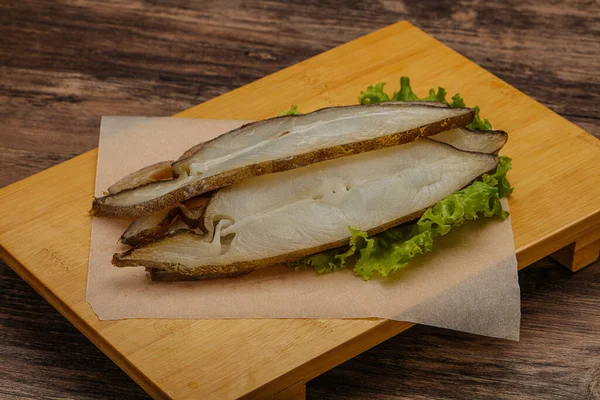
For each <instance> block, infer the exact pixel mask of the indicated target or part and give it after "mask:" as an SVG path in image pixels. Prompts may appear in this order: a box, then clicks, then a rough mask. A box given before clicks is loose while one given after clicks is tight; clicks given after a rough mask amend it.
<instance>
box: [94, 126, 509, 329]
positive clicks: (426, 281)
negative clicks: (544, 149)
mask: <svg viewBox="0 0 600 400" xmlns="http://www.w3.org/2000/svg"><path fill="white" fill-rule="evenodd" d="M244 122H247V121H216V120H199V119H182V118H147V117H104V118H103V119H102V125H101V131H100V145H99V153H98V169H97V176H96V196H101V195H102V192H103V191H104V190H106V188H108V186H110V184H112V183H114V182H115V181H116V180H118V179H119V178H121V177H123V176H124V175H125V174H127V173H130V172H132V171H134V170H137V169H139V168H142V167H144V166H146V165H150V164H152V163H155V162H158V161H163V160H170V159H176V158H178V157H179V156H180V155H181V154H182V153H183V152H184V151H185V150H187V149H188V148H189V147H191V146H193V145H195V144H197V143H199V142H201V141H205V140H208V139H211V138H213V137H215V136H217V135H219V134H221V133H224V132H226V131H228V130H230V129H233V128H236V127H238V126H240V125H241V124H242V123H244ZM504 206H505V207H507V203H506V202H504ZM128 223H129V222H128V221H124V220H116V219H109V218H97V217H94V219H93V222H92V238H91V246H90V259H89V269H88V287H87V301H88V302H89V303H90V305H91V306H92V308H93V310H94V312H96V314H97V315H98V317H99V318H100V319H102V320H110V319H123V318H197V319H216V318H218V319H220V318H367V317H381V318H389V319H395V320H401V321H409V322H414V323H419V324H425V325H432V326H438V327H443V328H450V329H455V330H460V331H465V332H470V333H476V334H480V335H486V336H493V337H501V338H508V339H514V340H517V339H518V337H519V323H520V296H519V285H518V280H517V261H516V257H515V249H514V244H513V236H512V229H511V224H510V219H507V220H506V221H503V222H502V221H499V220H498V219H481V220H478V221H474V222H471V223H466V224H465V225H463V226H462V227H461V228H459V229H456V230H455V231H453V232H451V233H450V234H448V235H446V236H444V237H440V238H437V239H436V241H435V243H434V248H435V251H434V252H432V253H430V254H428V255H425V256H418V257H416V258H415V259H414V260H413V261H411V263H410V265H409V267H408V268H406V269H405V270H404V271H402V272H400V273H398V274H396V276H395V277H394V279H393V280H390V281H383V280H379V279H373V280H371V281H369V282H364V281H363V280H362V279H361V278H357V277H355V276H354V275H353V274H352V272H351V271H350V269H348V270H346V271H342V272H338V273H333V274H327V275H320V276H317V275H315V273H314V272H311V271H302V272H295V271H294V270H293V269H290V268H287V267H271V268H264V269H262V270H259V271H256V272H254V273H251V274H249V275H247V276H244V277H241V278H234V279H218V280H211V281H199V282H150V281H149V280H147V279H146V277H145V270H144V269H143V268H141V267H140V268H116V267H113V266H112V265H111V264H110V260H111V257H112V255H113V253H115V252H120V251H124V250H125V249H127V246H123V245H120V244H118V243H117V239H118V238H119V236H120V235H121V234H122V232H123V231H124V230H125V228H126V227H127V225H128Z"/></svg>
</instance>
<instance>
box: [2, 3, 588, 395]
mask: <svg viewBox="0 0 600 400" xmlns="http://www.w3.org/2000/svg"><path fill="white" fill-rule="evenodd" d="M62 3H63V2H55V1H47V2H43V1H34V0H21V1H8V2H6V1H5V2H2V3H0V21H1V24H0V43H1V46H0V72H1V73H0V104H1V106H0V118H1V122H2V123H1V125H0V126H1V128H0V147H1V152H0V185H2V186H5V185H7V184H10V183H12V182H14V181H16V180H19V179H22V178H25V177H27V176H29V175H31V174H33V173H35V172H38V171H40V170H42V169H45V168H47V167H49V166H52V165H54V164H57V163H59V162H61V161H64V160H66V159H69V158H71V157H73V156H75V155H77V154H80V153H82V152H84V151H86V150H89V149H92V148H94V147H96V145H97V135H98V129H99V122H100V116H101V115H156V116H159V115H162V116H168V115H172V114H174V113H176V112H178V111H181V110H183V109H186V108H189V107H191V106H193V105H195V104H198V103H200V102H202V101H204V100H207V99H210V98H212V97H214V96H217V95H219V94H222V93H225V92H227V91H229V90H231V89H234V88H236V87H238V86H241V85H243V84H245V83H248V82H250V81H253V80H255V79H257V78H259V77H262V76H265V75H267V74H269V73H272V72H275V71H277V70H279V69H282V68H284V67H286V66H289V65H292V64H294V63H296V62H298V61H301V60H304V59H306V58H308V57H310V56H313V55H315V54H318V53H320V52H322V51H324V50H327V49H329V48H332V47H335V46H337V45H339V44H341V43H344V42H347V41H349V40H351V39H354V38H356V37H358V36H361V35H363V34H365V33H368V32H370V31H372V30H375V29H379V28H381V27H383V26H385V25H388V24H390V23H393V22H395V21H397V20H399V19H408V20H409V21H411V22H413V23H414V24H415V25H417V26H419V27H421V28H422V29H424V30H425V31H426V32H428V33H429V34H431V35H433V36H434V37H436V38H437V39H439V40H441V41H442V42H444V43H445V44H447V45H449V46H450V47H452V48H454V49H456V50H457V51H459V52H461V53H462V54H464V55H465V56H467V57H468V58H470V59H472V60H473V61H475V62H477V63H478V64H480V65H482V66H483V67H485V68H487V69H488V70H490V71H491V72H492V73H494V74H496V75H498V76H499V77H501V78H502V79H504V80H506V81H507V82H508V83H510V84H512V85H514V86H516V87H517V88H519V89H521V90H522V91H524V92H525V93H526V94H528V95H530V96H532V97H533V98H535V99H537V100H538V101H540V102H541V103H543V104H545V105H547V106H548V107H550V108H551V109H553V110H554V111H556V112H557V113H559V114H561V115H563V116H564V117H566V118H567V119H569V120H571V121H572V122H574V123H576V124H578V125H580V126H581V127H582V128H584V129H585V130H587V131H588V132H590V133H592V134H594V135H595V136H597V137H600V124H599V123H598V121H599V120H600V107H598V102H599V101H600V74H598V72H597V71H599V70H600V56H599V55H598V54H600V5H599V4H598V2H597V1H595V0H577V1H553V2H551V3H548V2H542V1H540V2H534V1H531V0H527V1H516V0H510V1H487V2H481V1H475V0H458V1H457V0H452V1H446V0H443V1H437V2H435V3H432V4H434V5H433V6H426V5H424V4H423V3H425V2H421V1H418V0H406V1H380V2H365V1H346V2H344V5H343V6H341V5H339V3H340V2H333V1H329V2H327V1H325V2H323V1H321V2H316V1H315V2H301V1H294V2H287V3H284V2H276V1H243V2H242V1H224V0H221V1H203V2H197V3H194V4H190V2H188V1H170V2H167V1H164V2H161V1H145V2H97V3H96V2H91V1H86V0H82V1H78V2H75V3H72V2H68V3H67V2H64V3H65V4H62ZM242 3H243V8H242ZM305 3H308V4H305ZM398 51H402V49H398ZM0 277H1V278H0V287H1V290H0V298H1V301H0V398H76V399H98V398H128V399H129V398H131V399H135V398H146V397H147V396H146V395H145V394H144V392H143V391H142V390H141V389H140V388H139V387H137V385H136V384H135V383H134V382H133V381H131V380H130V379H129V378H128V377H127V376H126V375H125V374H124V373H123V372H121V371H120V370H119V369H118V367H116V366H115V365H114V364H112V362H111V361H110V360H108V358H106V356H104V355H103V354H102V353H101V352H100V351H99V350H98V349H96V348H95V347H94V346H93V345H92V344H91V343H90V342H88V340H87V339H86V338H85V337H83V335H81V334H80V333H79V332H78V331H77V330H76V329H75V328H74V327H72V326H71V325H70V324H69V323H68V322H67V321H66V320H65V319H64V318H63V317H62V316H61V315H60V314H58V312H56V311H55V310H54V309H53V308H52V307H51V306H49V305H48V304H47V303H46V302H45V301H44V300H43V299H42V298H41V297H40V296H38V295H37V294H36V293H35V292H34V291H33V289H31V288H30V287H29V286H28V285H27V284H25V283H24V282H23V281H22V280H21V279H20V278H19V277H17V276H16V274H14V273H13V272H12V271H11V270H10V269H9V268H8V267H7V266H6V265H5V264H3V263H1V264H0ZM520 283H521V288H522V301H523V304H522V312H523V321H522V324H523V325H522V339H521V342H519V343H514V342H507V341H503V340H495V339H488V338H481V337H477V336H474V335H468V334H461V333H454V332H450V331H447V330H443V329H435V328H428V327H422V326H421V327H416V328H413V329H411V330H409V331H407V332H405V333H402V334H401V335H400V336H398V337H396V338H393V339H390V340H388V341H387V342H384V343H383V344H381V345H379V346H377V347H375V348H373V349H371V350H369V351H367V352H365V353H363V354H362V355H360V356H358V357H356V358H355V359H353V360H350V361H348V362H346V363H344V364H342V365H341V366H339V367H337V368H335V369H333V370H331V371H329V372H327V373H325V374H324V375H322V376H321V377H319V378H316V379H314V380H313V381H311V382H309V383H308V393H307V395H308V396H307V397H308V398H314V399H319V398H324V399H325V398H332V397H333V398H343V399H360V398H385V399H404V398H411V399H415V398H419V399H431V398H456V399H462V398H482V399H487V398H499V399H517V398H519V399H521V398H532V399H533V398H536V399H597V398H600V335H598V333H597V332H600V263H598V262H596V263H595V264H594V265H592V266H590V267H588V268H586V269H585V270H583V271H581V272H579V273H577V274H571V273H570V272H569V271H567V270H566V269H563V268H562V267H560V266H558V264H556V263H554V262H552V261H551V260H548V259H545V260H542V261H540V262H538V263H536V264H535V265H534V266H531V267H529V268H527V269H526V270H523V271H521V272H520Z"/></svg>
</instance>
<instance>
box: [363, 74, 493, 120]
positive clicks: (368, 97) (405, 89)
mask: <svg viewBox="0 0 600 400" xmlns="http://www.w3.org/2000/svg"><path fill="white" fill-rule="evenodd" d="M385 84H386V83H385V82H379V83H378V84H376V85H375V86H369V87H368V88H367V90H366V91H364V92H360V95H359V96H358V102H359V103H360V104H376V103H383V102H386V101H439V102H442V103H446V104H448V105H449V106H450V107H454V108H456V107H461V108H462V107H465V101H464V99H463V98H462V97H461V96H460V94H458V93H456V94H455V95H454V96H452V102H449V101H447V100H446V94H447V92H446V90H445V89H444V88H441V87H438V88H437V90H435V89H433V88H432V89H429V96H427V97H423V98H420V97H419V96H417V95H416V94H415V92H413V90H412V88H411V86H410V78H408V77H407V76H403V77H401V78H400V90H399V91H397V92H394V94H393V95H392V97H390V96H388V94H387V93H385V92H384V90H383V87H384V86H385ZM479 111H480V109H479V107H478V106H475V117H474V119H473V122H472V123H471V124H469V125H467V128H471V129H480V130H485V131H489V130H492V124H491V123H490V121H489V120H487V119H485V120H481V117H480V116H479Z"/></svg>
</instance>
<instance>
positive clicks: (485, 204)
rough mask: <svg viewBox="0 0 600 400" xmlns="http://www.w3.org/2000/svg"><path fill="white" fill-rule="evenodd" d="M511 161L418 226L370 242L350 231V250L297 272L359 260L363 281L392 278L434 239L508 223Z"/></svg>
mask: <svg viewBox="0 0 600 400" xmlns="http://www.w3.org/2000/svg"><path fill="white" fill-rule="evenodd" d="M510 168H511V159H510V158H508V157H504V156H503V157H500V159H499V163H498V166H497V167H496V170H495V171H494V173H492V174H484V175H483V176H482V177H481V180H478V181H476V182H474V183H472V184H471V185H470V186H467V187H466V188H464V189H462V190H459V191H458V192H456V193H454V194H451V195H450V196H448V197H446V198H444V199H442V200H441V201H439V202H438V203H437V204H435V205H434V206H433V207H431V208H430V209H428V210H427V211H425V213H424V214H423V215H422V216H421V218H420V219H419V220H418V221H417V222H416V223H414V224H405V225H401V226H399V227H396V228H392V229H389V230H387V231H385V232H383V233H380V234H379V235H376V236H373V237H368V235H367V233H366V232H363V231H361V230H358V229H355V228H349V229H350V233H351V235H352V236H351V239H350V245H349V246H348V247H346V248H341V249H333V250H329V251H325V252H321V253H318V254H314V255H312V256H309V257H307V258H305V259H303V260H300V261H297V262H295V263H294V264H293V266H294V267H296V268H313V269H314V270H315V271H316V272H317V273H328V272H335V271H339V270H342V269H344V268H345V266H346V262H347V260H348V259H349V258H351V257H352V258H355V259H356V263H355V267H354V274H355V275H357V276H360V277H362V278H363V279H364V280H369V279H372V278H373V277H374V276H381V277H387V276H389V275H390V274H393V273H394V272H397V271H398V270H401V269H403V268H405V267H406V266H407V265H408V262H409V261H410V260H411V259H412V258H414V257H415V256H417V255H419V254H425V253H428V252H430V251H432V249H433V240H434V239H435V238H436V237H437V236H443V235H446V234H447V233H448V232H450V230H451V229H452V228H456V227H459V226H461V225H462V224H463V223H464V222H465V221H468V220H475V219H477V218H480V217H499V218H501V219H505V218H506V217H507V216H508V212H506V211H505V210H503V209H502V204H501V203H500V198H502V197H506V196H508V195H509V194H510V193H511V192H512V190H513V188H512V187H511V186H510V183H509V182H508V180H507V179H506V173H507V172H508V171H509V170H510Z"/></svg>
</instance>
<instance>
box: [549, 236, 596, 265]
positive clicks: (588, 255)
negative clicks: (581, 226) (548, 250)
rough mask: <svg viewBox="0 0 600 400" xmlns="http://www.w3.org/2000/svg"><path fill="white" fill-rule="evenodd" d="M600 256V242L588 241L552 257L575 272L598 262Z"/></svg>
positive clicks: (566, 248)
mask: <svg viewBox="0 0 600 400" xmlns="http://www.w3.org/2000/svg"><path fill="white" fill-rule="evenodd" d="M599 255H600V240H595V241H593V242H591V243H590V242H589V241H586V240H580V241H577V242H575V243H571V244H570V245H568V246H567V247H564V248H562V249H560V250H558V251H557V252H555V253H553V254H552V256H551V257H552V258H554V259H555V260H556V261H558V262H559V263H561V264H562V265H564V266H565V267H567V268H569V269H570V270H571V271H573V272H575V271H579V270H580V269H581V268H583V267H585V266H588V265H590V264H591V263H593V262H594V261H596V260H597V259H598V256H599Z"/></svg>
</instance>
